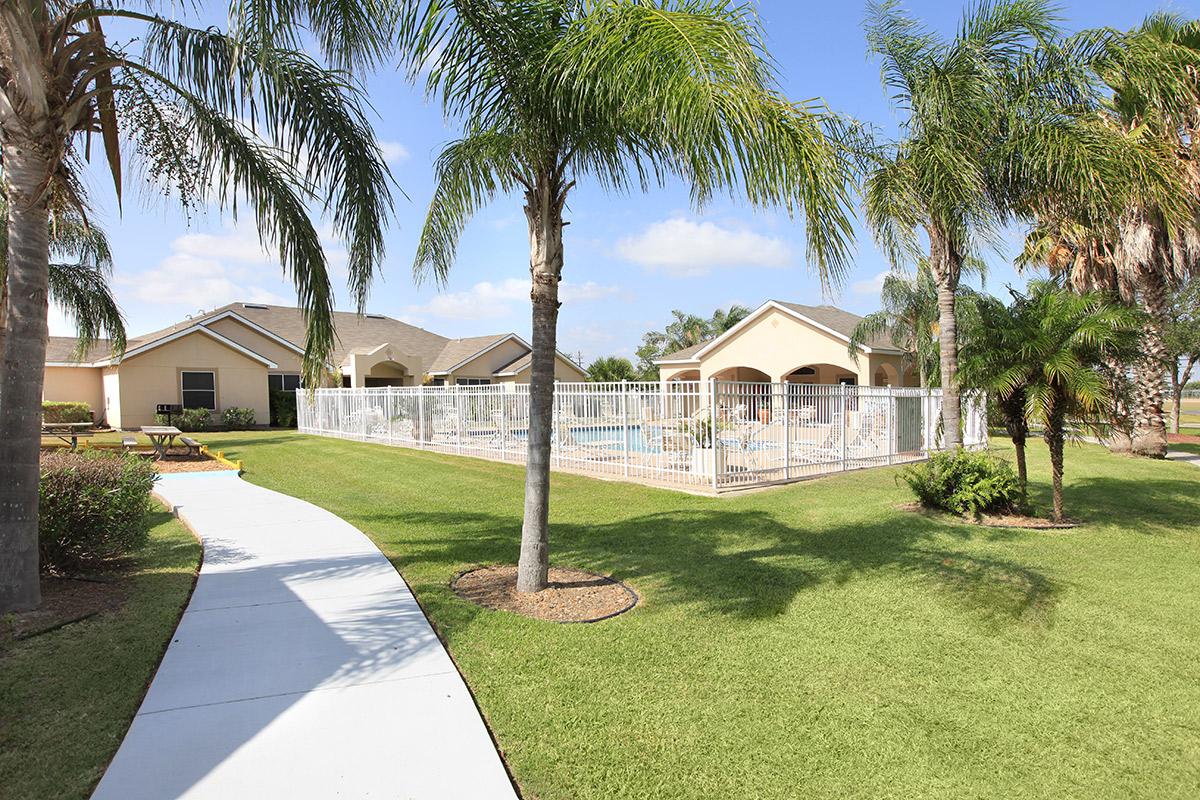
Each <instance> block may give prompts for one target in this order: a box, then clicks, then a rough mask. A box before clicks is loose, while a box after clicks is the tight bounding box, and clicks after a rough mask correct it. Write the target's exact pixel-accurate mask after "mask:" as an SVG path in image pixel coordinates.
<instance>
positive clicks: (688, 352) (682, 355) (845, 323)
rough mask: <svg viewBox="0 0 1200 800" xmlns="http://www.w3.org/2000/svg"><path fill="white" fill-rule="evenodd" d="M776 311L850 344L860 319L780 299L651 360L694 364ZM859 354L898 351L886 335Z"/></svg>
mask: <svg viewBox="0 0 1200 800" xmlns="http://www.w3.org/2000/svg"><path fill="white" fill-rule="evenodd" d="M773 308H774V309H778V310H780V311H783V312H784V313H786V314H790V315H791V316H793V317H796V318H798V319H800V320H802V321H804V322H807V323H809V324H810V325H813V326H815V327H817V328H819V329H821V330H824V331H825V332H827V333H829V334H832V335H833V336H834V337H835V338H838V339H841V340H842V341H844V342H846V343H847V344H849V343H850V337H851V336H853V335H854V329H855V328H856V327H857V326H858V323H860V322H862V319H863V318H862V317H860V316H859V315H858V314H852V313H851V312H849V311H846V310H845V309H841V308H838V307H837V306H831V305H819V306H808V305H803V304H801V303H788V302H784V301H782V300H768V301H767V302H765V303H763V304H762V305H761V306H759V307H758V308H756V309H754V311H752V312H751V313H750V314H749V315H748V316H747V317H746V318H745V319H743V320H742V321H741V322H739V323H738V324H737V325H734V326H733V327H732V328H730V329H729V330H727V331H725V332H724V333H722V334H721V335H720V336H717V337H716V338H714V339H709V340H708V341H706V342H701V343H700V344H694V345H692V346H691V347H685V348H683V349H682V350H676V351H675V352H673V353H668V354H667V355H665V356H663V357H662V358H656V359H654V363H655V364H672V363H680V362H698V361H699V360H700V358H701V357H702V356H703V354H704V353H705V352H706V351H707V350H709V349H710V348H712V347H715V346H716V345H717V344H718V343H719V342H721V341H722V340H724V339H726V338H729V337H731V336H733V335H736V333H737V332H740V331H741V330H742V329H743V328H746V327H749V326H750V325H752V324H753V321H754V320H755V319H757V318H758V317H759V316H761V315H762V314H763V313H765V312H766V311H769V310H770V309H773ZM862 350H863V352H866V353H871V352H875V351H879V352H884V353H900V352H901V351H900V350H899V349H897V347H896V346H895V345H894V344H892V342H891V340H890V339H889V338H888V337H887V336H886V335H883V336H875V337H872V338H871V339H870V340H868V341H867V342H865V343H864V345H863V347H862Z"/></svg>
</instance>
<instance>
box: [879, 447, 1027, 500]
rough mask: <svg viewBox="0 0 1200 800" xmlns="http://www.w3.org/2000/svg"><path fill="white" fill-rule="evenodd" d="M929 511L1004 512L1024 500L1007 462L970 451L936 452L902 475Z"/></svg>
mask: <svg viewBox="0 0 1200 800" xmlns="http://www.w3.org/2000/svg"><path fill="white" fill-rule="evenodd" d="M900 478H901V480H903V481H904V482H905V483H907V484H908V486H909V488H910V489H912V490H913V493H914V494H915V495H916V496H917V500H919V501H920V503H921V505H923V506H925V507H926V508H940V509H942V510H944V511H952V512H954V513H955V514H974V515H977V514H983V513H1003V512H1006V511H1012V510H1013V509H1014V508H1016V506H1017V504H1018V503H1019V500H1020V497H1021V490H1020V485H1019V484H1018V483H1017V476H1016V473H1014V472H1013V469H1012V467H1011V466H1010V465H1009V463H1008V462H1007V461H1001V460H1000V459H998V458H995V457H993V456H991V455H990V454H988V453H986V452H983V451H979V452H973V451H970V450H961V449H959V450H953V451H949V452H944V453H935V454H934V456H933V457H932V458H930V459H929V460H928V461H926V462H924V463H922V464H914V465H912V466H911V467H908V468H907V469H905V470H904V471H903V472H902V473H900Z"/></svg>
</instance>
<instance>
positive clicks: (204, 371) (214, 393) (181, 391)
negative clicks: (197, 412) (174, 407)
mask: <svg viewBox="0 0 1200 800" xmlns="http://www.w3.org/2000/svg"><path fill="white" fill-rule="evenodd" d="M184 375H212V385H213V388H212V389H184V388H183V376H184ZM208 391H211V392H212V397H213V404H212V408H210V409H209V410H210V411H216V410H217V373H216V370H211V369H181V370H179V404H180V405H181V406H182V407H183V408H188V405H187V402H186V401H185V400H184V392H208ZM193 408H207V406H193Z"/></svg>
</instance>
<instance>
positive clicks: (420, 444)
mask: <svg viewBox="0 0 1200 800" xmlns="http://www.w3.org/2000/svg"><path fill="white" fill-rule="evenodd" d="M417 449H418V450H424V449H425V385H424V384H421V385H420V386H418V387H417Z"/></svg>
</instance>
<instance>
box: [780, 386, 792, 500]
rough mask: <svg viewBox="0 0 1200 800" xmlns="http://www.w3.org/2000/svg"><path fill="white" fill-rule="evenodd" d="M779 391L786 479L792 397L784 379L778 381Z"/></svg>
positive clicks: (789, 467)
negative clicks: (781, 403) (781, 400)
mask: <svg viewBox="0 0 1200 800" xmlns="http://www.w3.org/2000/svg"><path fill="white" fill-rule="evenodd" d="M779 391H780V392H781V393H782V394H783V479H784V480H785V481H787V480H791V478H792V433H791V416H792V409H791V405H792V398H790V397H788V383H787V381H786V380H784V381H780V382H779Z"/></svg>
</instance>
